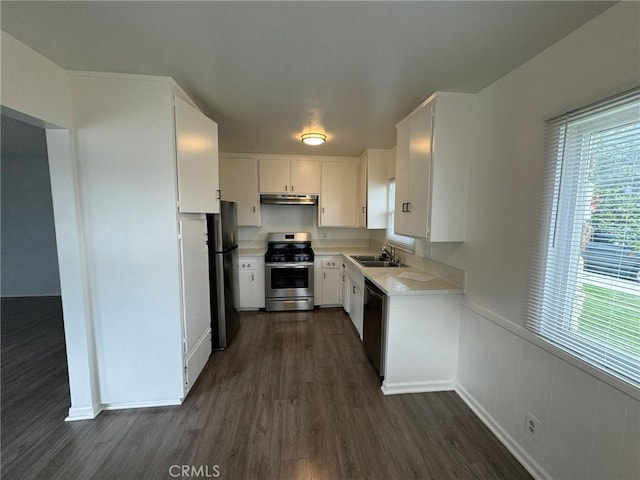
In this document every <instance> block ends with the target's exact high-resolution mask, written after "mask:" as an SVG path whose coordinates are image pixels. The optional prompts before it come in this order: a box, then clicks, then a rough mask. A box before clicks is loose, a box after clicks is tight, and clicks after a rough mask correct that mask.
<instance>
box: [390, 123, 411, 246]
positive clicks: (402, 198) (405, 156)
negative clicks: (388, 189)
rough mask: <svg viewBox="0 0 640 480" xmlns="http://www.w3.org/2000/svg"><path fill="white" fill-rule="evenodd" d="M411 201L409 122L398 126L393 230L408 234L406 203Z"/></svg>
mask: <svg viewBox="0 0 640 480" xmlns="http://www.w3.org/2000/svg"><path fill="white" fill-rule="evenodd" d="M407 202H409V122H405V123H403V124H402V125H399V126H398V131H397V144H396V191H395V213H394V216H393V230H394V232H395V233H398V234H401V235H404V234H407V226H406V224H407V214H406V213H405V210H406V208H405V205H406V204H407Z"/></svg>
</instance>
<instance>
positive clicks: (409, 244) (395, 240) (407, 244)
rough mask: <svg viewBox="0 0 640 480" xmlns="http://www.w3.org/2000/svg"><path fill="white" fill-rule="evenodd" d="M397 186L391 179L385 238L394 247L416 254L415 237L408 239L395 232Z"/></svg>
mask: <svg viewBox="0 0 640 480" xmlns="http://www.w3.org/2000/svg"><path fill="white" fill-rule="evenodd" d="M395 185H396V179H395V178H391V179H390V180H389V182H388V183H387V193H388V195H387V199H388V212H389V214H388V215H387V232H386V236H385V243H388V244H389V245H393V246H394V247H395V248H397V249H398V250H402V251H404V252H407V253H415V248H416V239H415V238H413V237H407V236H405V235H399V234H397V233H395V231H394V224H393V223H394V220H395V212H396V205H395Z"/></svg>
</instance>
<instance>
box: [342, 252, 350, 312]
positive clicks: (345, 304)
mask: <svg viewBox="0 0 640 480" xmlns="http://www.w3.org/2000/svg"><path fill="white" fill-rule="evenodd" d="M350 300H351V279H350V278H349V275H347V267H346V265H344V264H342V308H344V311H345V312H347V313H349V306H350V303H351V302H350Z"/></svg>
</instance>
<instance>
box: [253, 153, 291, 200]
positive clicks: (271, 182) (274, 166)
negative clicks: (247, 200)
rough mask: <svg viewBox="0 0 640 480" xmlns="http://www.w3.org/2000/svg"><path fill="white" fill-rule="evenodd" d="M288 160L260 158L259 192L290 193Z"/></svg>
mask: <svg viewBox="0 0 640 480" xmlns="http://www.w3.org/2000/svg"><path fill="white" fill-rule="evenodd" d="M290 163H291V162H290V160H289V159H282V158H261V159H260V193H290V191H289V190H290V188H291V174H290Z"/></svg>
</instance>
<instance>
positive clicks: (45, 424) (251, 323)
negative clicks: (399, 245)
mask: <svg viewBox="0 0 640 480" xmlns="http://www.w3.org/2000/svg"><path fill="white" fill-rule="evenodd" d="M241 322H242V328H241V330H240V333H239V334H238V337H237V338H236V339H235V341H234V342H233V343H232V344H231V346H230V348H229V349H228V350H227V351H225V352H223V353H216V354H214V355H213V356H212V358H211V359H210V360H209V363H208V364H207V366H206V367H205V370H204V372H203V374H202V376H201V378H200V380H199V381H198V383H197V384H196V385H195V386H194V389H193V391H192V392H191V393H190V395H189V396H188V398H187V399H186V400H185V402H184V404H183V405H182V406H179V407H164V408H153V409H137V410H121V411H109V412H103V413H101V414H100V415H99V416H98V418H97V419H96V420H93V421H83V422H73V423H65V422H64V418H65V416H66V414H67V408H68V406H69V393H68V382H67V379H66V375H67V371H66V359H65V355H64V342H63V333H62V318H61V308H60V302H59V299H56V298H53V299H52V298H47V299H30V300H28V299H10V300H4V299H3V301H2V478H7V479H31V478H37V479H47V480H48V479H57V478H60V479H101V478H104V479H136V480H137V479H147V478H148V479H170V478H215V477H216V474H219V476H218V478H228V479H241V480H244V479H252V478H255V479H267V480H268V479H297V480H298V479H299V480H304V479H314V480H316V479H331V480H333V479H365V478H366V479H402V480H403V479H411V478H415V479H428V478H434V479H448V478H463V479H464V478H468V479H479V478H492V479H493V478H497V479H500V478H504V479H510V480H511V479H520V478H522V479H524V478H527V479H528V478H531V477H530V476H529V475H528V474H527V472H526V471H525V470H524V469H523V468H522V466H521V465H520V464H519V463H518V462H517V461H516V460H515V459H514V458H513V457H512V456H511V455H510V454H509V452H508V451H507V450H506V449H505V448H504V447H503V446H502V445H501V444H500V442H499V441H498V440H497V439H496V438H495V437H494V436H493V435H492V434H491V433H490V432H489V430H488V429H487V428H486V427H485V426H484V425H483V424H482V423H481V422H480V421H479V420H478V419H477V418H476V417H475V416H474V415H473V413H472V412H471V411H470V410H469V409H468V407H466V405H465V404H464V403H463V402H462V401H461V400H460V399H459V398H458V396H457V395H456V394H455V393H453V392H443V393H432V394H412V395H394V396H386V397H385V396H384V395H382V393H381V391H380V385H379V383H378V381H377V377H376V375H375V372H374V370H373V368H372V367H371V365H370V364H369V363H368V360H367V358H366V356H365V354H364V352H363V351H362V348H361V345H360V342H359V340H358V338H357V334H356V333H355V330H354V329H353V327H352V325H351V323H350V320H349V319H348V318H347V316H346V315H345V314H344V313H343V312H342V311H341V310H340V309H328V310H319V311H318V310H316V311H315V312H313V313H310V312H301V313H282V314H274V313H268V314H267V313H245V314H243V315H242V320H241ZM183 465H184V466H185V467H182V466H183ZM172 466H173V467H172ZM183 468H185V469H186V470H182V469H183ZM181 473H185V475H184V476H182V475H181Z"/></svg>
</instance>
